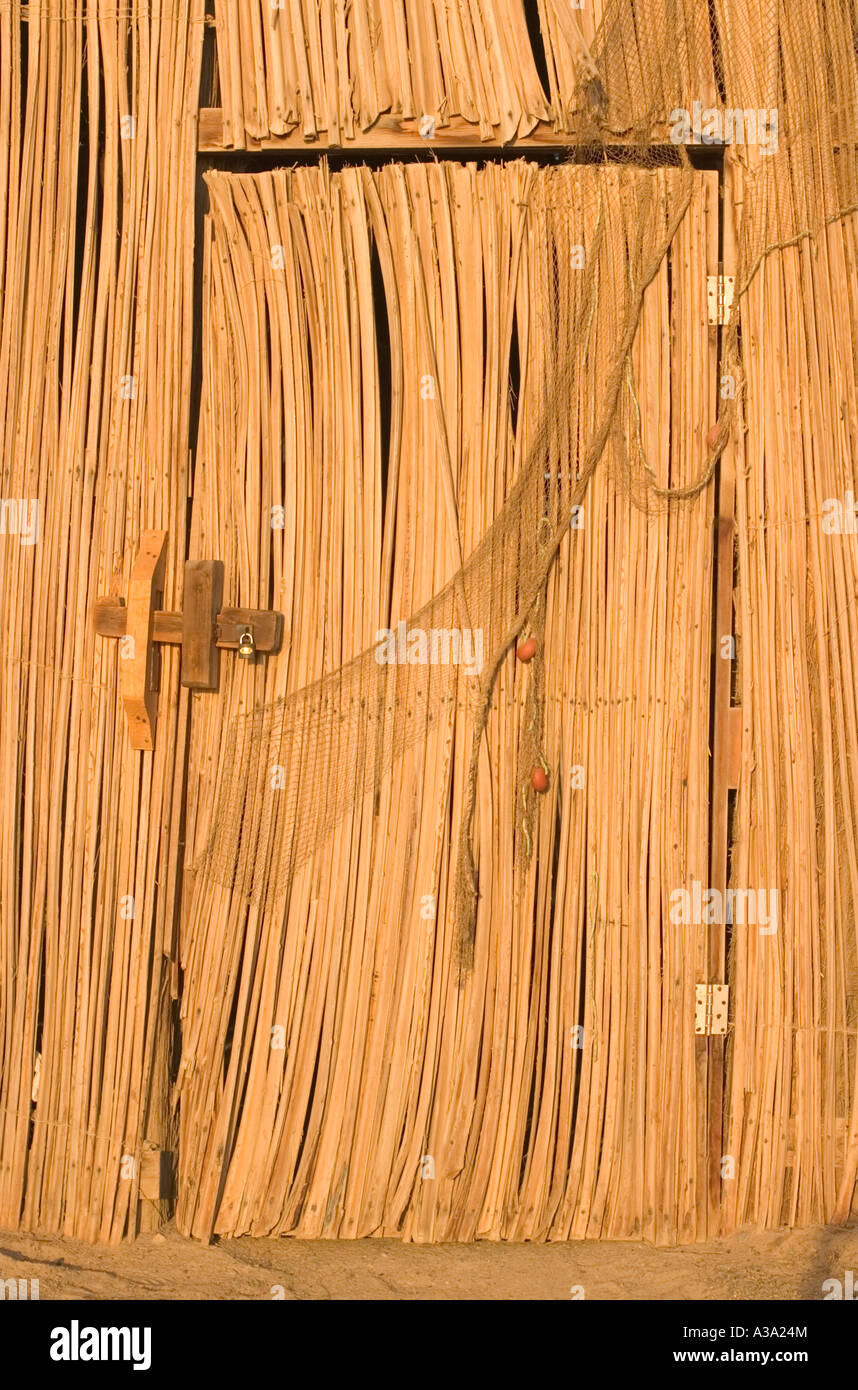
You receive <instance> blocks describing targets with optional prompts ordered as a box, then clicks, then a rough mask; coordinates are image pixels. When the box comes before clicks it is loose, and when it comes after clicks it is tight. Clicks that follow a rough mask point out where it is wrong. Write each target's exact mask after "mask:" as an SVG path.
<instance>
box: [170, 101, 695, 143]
mask: <svg viewBox="0 0 858 1390" xmlns="http://www.w3.org/2000/svg"><path fill="white" fill-rule="evenodd" d="M223 132H224V122H223V111H222V110H221V108H220V107H219V106H211V107H203V109H202V110H201V111H200V114H199V135H198V148H199V151H200V153H201V154H225V153H238V150H239V147H238V146H233V145H226V144H224V134H223ZM610 143H611V145H614V146H616V147H617V148H618V149H622V148H629V147H633V146H634V144H635V140H634V139H633V138H632V137H631V136H628V135H626V136H624V135H618V136H616V138H613V137H612V139H611V141H610ZM649 143H650V144H657V145H664V146H666V147H667V148H673V146H672V145H671V142H670V127H669V126H668V125H664V126H661V127H659V128H658V129H657V131H656V132H655V133H654V137H653V139H652V140H651V141H650V142H649ZM593 145H594V141H593V138H592V136H587V135H586V134H584V133H583V131H578V132H575V131H557V130H555V128H554V126H552V125H549V124H548V123H546V122H544V121H537V122H536V123H535V124H534V126H533V129H532V130H531V131H530V132H529V133H527V134H523V135H520V136H518V137H517V138H516V139H515V140H512V141H509V142H506V143H505V142H504V141H502V140H498V139H489V140H485V139H483V138H482V136H481V135H480V128H479V126H477V125H474V124H473V122H471V121H466V120H464V118H463V117H461V116H451V117H449V118H448V120H447V122H446V123H445V124H444V125H438V126H436V127H435V133H434V135H432V136H431V137H428V136H427V137H424V136H423V135H421V133H420V130H419V122H418V121H416V120H413V119H411V120H403V119H401V118H400V117H398V116H380V117H379V118H378V120H377V121H376V122H375V123H374V125H372V126H370V128H369V129H368V130H362V131H360V133H359V134H358V135H356V136H355V138H354V139H353V140H346V141H345V142H340V143H337V142H335V141H333V140H331V139H329V137H328V135H327V132H325V131H322V132H321V133H320V134H319V136H318V138H317V139H315V140H307V139H306V138H305V136H304V134H303V132H302V131H301V130H300V128H298V127H296V128H295V130H292V131H290V132H289V133H288V135H270V136H266V137H265V138H264V139H261V140H254V139H252V138H251V137H250V136H247V135H246V136H245V143H244V145H243V146H242V147H241V149H243V150H245V151H248V150H249V151H251V152H254V151H260V150H289V151H294V152H296V153H297V152H301V153H304V154H320V155H321V154H327V153H328V152H331V151H335V152H336V153H341V154H350V153H351V152H353V151H354V152H355V153H359V152H372V151H376V152H382V151H385V150H401V151H403V152H404V151H407V150H439V149H441V150H443V149H448V150H449V149H456V150H459V149H468V150H474V151H475V152H476V151H478V150H486V151H490V150H509V151H510V152H513V151H515V150H518V149H524V150H533V149H542V150H550V149H558V150H564V149H570V148H576V147H577V148H579V149H587V148H592V147H593Z"/></svg>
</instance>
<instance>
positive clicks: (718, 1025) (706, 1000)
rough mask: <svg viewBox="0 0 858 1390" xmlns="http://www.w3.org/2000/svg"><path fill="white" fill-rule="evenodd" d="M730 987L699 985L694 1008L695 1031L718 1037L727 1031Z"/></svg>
mask: <svg viewBox="0 0 858 1390" xmlns="http://www.w3.org/2000/svg"><path fill="white" fill-rule="evenodd" d="M729 993H730V990H729V986H728V985H698V986H697V998H696V1002H695V1006H694V1031H695V1033H702V1034H706V1035H717V1034H719V1033H726V1031H727V1001H728V997H729Z"/></svg>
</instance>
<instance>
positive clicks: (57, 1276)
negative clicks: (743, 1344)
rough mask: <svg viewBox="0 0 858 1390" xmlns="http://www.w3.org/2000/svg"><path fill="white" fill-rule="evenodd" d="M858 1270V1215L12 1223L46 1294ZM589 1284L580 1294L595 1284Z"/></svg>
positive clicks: (748, 1289) (264, 1295) (16, 1274)
mask: <svg viewBox="0 0 858 1390" xmlns="http://www.w3.org/2000/svg"><path fill="white" fill-rule="evenodd" d="M847 1270H853V1271H855V1282H856V1286H858V1229H856V1228H855V1227H851V1228H848V1229H844V1228H842V1227H837V1228H829V1229H819V1228H816V1229H814V1230H809V1231H775V1232H768V1233H765V1234H759V1233H753V1234H752V1233H743V1234H739V1235H736V1236H731V1237H730V1238H729V1239H724V1240H719V1241H712V1242H709V1243H708V1244H705V1245H696V1246H686V1247H683V1248H679V1249H656V1248H654V1247H653V1246H650V1245H644V1244H639V1243H631V1242H615V1241H577V1242H572V1243H569V1244H562V1245H560V1244H558V1245H495V1244H489V1243H486V1242H478V1243H476V1244H473V1245H434V1246H427V1245H404V1244H402V1243H400V1242H398V1241H394V1240H359V1241H298V1240H288V1239H279V1240H274V1239H272V1240H255V1239H252V1238H250V1237H246V1238H243V1239H240V1240H222V1241H219V1242H218V1243H217V1244H214V1245H210V1246H206V1245H199V1244H197V1243H195V1242H193V1241H189V1240H185V1239H184V1238H183V1237H182V1236H180V1235H178V1234H177V1232H176V1231H175V1229H174V1228H173V1227H172V1226H168V1227H165V1229H164V1232H163V1234H161V1235H156V1236H151V1235H148V1236H142V1237H141V1238H140V1239H139V1240H137V1241H135V1242H134V1243H133V1244H129V1245H125V1246H120V1247H104V1246H91V1245H84V1244H83V1243H82V1242H80V1241H73V1240H57V1239H54V1238H51V1237H46V1236H34V1235H22V1234H20V1233H11V1232H0V1279H2V1280H6V1279H11V1278H15V1279H38V1281H39V1297H40V1298H41V1299H93V1300H98V1299H105V1298H110V1299H170V1300H175V1299H215V1300H222V1299H271V1298H273V1297H281V1298H286V1299H374V1300H375V1299H384V1300H387V1299H430V1300H443V1299H457V1300H458V1299H492V1300H494V1299H503V1300H516V1299H540V1300H541V1299H550V1300H555V1299H564V1300H565V1299H569V1298H570V1297H572V1296H573V1293H572V1290H573V1288H576V1287H579V1288H581V1289H583V1297H585V1298H587V1299H607V1300H625V1299H635V1300H636V1299H648V1300H652V1299H656V1300H660V1299H683V1300H685V1299H688V1300H698V1299H720V1298H726V1299H762V1300H765V1299H799V1300H815V1301H816V1300H820V1299H822V1298H823V1297H824V1293H823V1290H822V1283H823V1281H824V1280H826V1279H829V1278H836V1279H840V1280H843V1278H844V1274H845V1272H846V1271H847ZM581 1296H582V1295H581V1294H580V1293H579V1294H578V1295H577V1297H581Z"/></svg>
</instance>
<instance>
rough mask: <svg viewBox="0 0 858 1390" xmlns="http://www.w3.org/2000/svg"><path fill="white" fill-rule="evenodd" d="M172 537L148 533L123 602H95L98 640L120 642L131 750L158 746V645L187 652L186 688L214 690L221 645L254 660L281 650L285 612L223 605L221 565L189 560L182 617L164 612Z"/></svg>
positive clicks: (184, 655) (184, 663) (184, 658)
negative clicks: (169, 543)
mask: <svg viewBox="0 0 858 1390" xmlns="http://www.w3.org/2000/svg"><path fill="white" fill-rule="evenodd" d="M166 552H167V532H166V531H144V532H143V534H142V536H141V537H140V549H139V551H138V553H137V559H136V560H135V561H134V567H133V569H132V571H131V579H130V582H129V586H128V604H127V606H126V603H125V600H124V599H122V598H99V599H96V601H95V607H94V612H93V620H94V625H95V630H96V632H97V633H98V634H99V636H100V637H119V638H121V639H122V647H121V650H120V655H121V658H122V659H121V665H120V682H119V686H120V691H121V694H122V700H123V703H124V705H125V712H126V714H127V716H128V734H129V739H130V741H131V747H132V748H141V749H146V750H150V751H151V749H153V748H154V747H155V722H156V717H157V712H158V690H159V688H160V683H161V679H160V677H161V672H160V667H161V662H160V652H159V651H158V644H159V643H161V642H169V643H171V644H173V645H174V646H180V647H181V648H182V685H186V686H189V687H190V688H191V689H192V690H217V687H218V681H219V677H220V656H219V651H218V649H219V648H224V649H227V650H231V651H237V652H238V653H239V655H240V656H243V657H253V656H255V654H256V653H257V652H276V651H277V650H278V649H279V647H280V642H281V640H282V635H283V615H282V613H275V612H272V611H270V610H265V609H258V608H221V606H220V604H221V598H222V596H223V563H222V562H221V561H220V560H189V561H188V563H187V564H186V565H185V584H184V593H183V598H182V602H183V608H182V612H181V613H167V612H164V611H162V609H161V607H160V604H161V600H162V598H163V591H164V567H165V564H166Z"/></svg>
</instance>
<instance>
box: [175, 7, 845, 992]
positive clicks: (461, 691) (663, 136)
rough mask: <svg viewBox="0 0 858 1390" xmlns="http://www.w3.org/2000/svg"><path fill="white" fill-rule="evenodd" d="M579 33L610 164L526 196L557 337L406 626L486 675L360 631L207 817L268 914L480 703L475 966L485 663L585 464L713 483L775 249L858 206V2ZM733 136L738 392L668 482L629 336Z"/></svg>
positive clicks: (647, 477) (222, 875)
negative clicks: (710, 164)
mask: <svg viewBox="0 0 858 1390" xmlns="http://www.w3.org/2000/svg"><path fill="white" fill-rule="evenodd" d="M572 23H573V24H574V20H573V21H572ZM577 33H578V37H579V39H580V66H579V82H578V98H577V103H576V108H575V111H574V112H573V113H572V117H573V120H572V124H573V126H574V129H575V141H576V144H577V146H578V147H579V151H581V150H583V152H584V156H583V157H586V159H587V160H588V161H589V162H593V163H595V164H597V165H598V166H600V167H599V174H598V177H594V178H593V180H592V182H591V186H590V187H589V188H588V191H587V192H586V193H585V194H583V195H582V196H581V197H580V198H578V199H576V201H575V204H574V205H570V204H569V203H568V202H564V201H563V200H562V198H560V197H559V196H558V190H559V189H561V188H562V187H563V185H562V184H561V183H558V182H556V181H554V182H553V181H551V180H541V181H536V182H535V183H534V185H533V190H534V191H533V194H532V196H531V198H530V201H529V204H528V207H527V217H528V219H529V223H530V226H529V235H530V236H531V238H532V241H533V244H534V245H535V246H537V247H538V254H539V255H540V256H541V257H542V273H541V284H542V286H543V293H542V295H541V300H540V303H539V306H538V307H539V312H540V313H541V314H542V316H543V328H544V331H545V335H546V341H547V342H548V344H549V352H548V360H547V366H546V370H545V377H544V397H543V408H542V414H541V418H540V420H539V421H538V423H537V425H536V427H535V429H534V431H533V433H532V435H531V442H530V445H529V448H528V452H527V456H526V458H525V460H524V462H523V464H522V466H521V468H520V470H519V473H518V475H517V478H516V481H515V483H514V485H513V487H512V489H511V491H510V494H509V496H508V497H507V499H506V502H505V504H504V506H503V508H502V510H501V511H500V513H499V514H498V516H497V518H496V520H495V522H494V523H493V524H492V525H491V527H490V528H489V529H488V530H487V532H486V533H485V535H484V536H483V538H482V540H481V541H480V543H479V544H478V545H477V547H476V549H475V550H474V551H473V552H472V553H471V554H470V555H469V556H468V557H467V558H466V559H465V561H464V563H463V565H462V566H461V568H460V569H459V570H458V572H457V573H456V574H455V575H454V577H453V578H452V579H451V581H450V582H449V583H448V584H447V585H446V586H445V587H444V588H443V589H442V590H441V592H440V593H438V594H436V595H435V597H434V598H433V599H432V600H431V601H430V602H429V603H427V604H426V605H425V606H424V607H423V608H421V609H420V610H419V611H418V612H415V613H412V614H410V615H409V616H408V617H407V618H405V619H404V621H405V624H406V629H407V630H408V631H412V630H414V629H418V630H420V631H422V632H425V633H430V632H432V631H433V630H434V631H436V632H446V633H449V632H452V631H457V630H458V631H470V632H471V633H475V632H480V633H481V634H482V644H483V662H482V668H481V670H480V672H479V674H478V676H469V675H467V674H466V672H465V670H464V668H463V666H462V665H461V664H454V663H453V662H450V661H444V660H438V661H437V662H434V663H433V662H432V661H431V660H430V661H429V662H427V663H425V664H424V663H420V664H413V665H412V664H410V663H409V662H407V661H406V662H389V663H384V664H382V663H381V662H380V661H379V653H378V648H377V647H371V648H369V649H368V650H366V651H365V652H363V653H362V654H361V655H359V656H358V657H356V658H355V659H354V660H352V661H350V662H349V663H347V664H346V665H344V666H342V667H341V668H340V669H339V670H336V671H333V672H332V673H330V674H328V675H326V676H324V677H323V678H322V679H321V680H319V681H317V682H315V683H314V684H312V685H310V686H307V687H306V688H305V689H303V690H299V691H297V692H296V693H294V694H292V695H289V696H287V697H285V698H283V699H280V700H277V701H275V702H273V703H270V704H266V705H263V706H260V707H258V708H256V709H254V710H252V711H251V712H250V713H248V714H244V715H241V716H239V717H237V718H236V719H235V720H234V721H233V723H232V725H231V727H230V730H229V736H228V744H227V750H226V756H225V758H224V759H223V761H222V763H221V765H220V768H219V772H218V778H217V787H216V798H215V814H214V816H213V819H212V826H213V829H212V832H211V835H210V838H209V841H208V844H207V845H206V848H205V850H204V852H203V855H202V857H201V859H200V861H199V862H198V864H197V865H196V869H197V872H201V873H203V874H205V875H208V876H210V877H211V878H212V879H214V880H215V881H216V882H219V883H222V884H225V885H228V886H229V887H231V888H232V889H234V890H235V891H237V892H238V893H240V894H242V895H243V896H245V897H246V898H247V899H249V900H251V901H252V902H254V903H256V904H258V905H259V906H260V907H262V908H264V907H266V906H269V905H271V904H273V903H274V902H275V901H277V900H278V899H279V898H281V897H282V896H283V895H284V894H285V893H286V892H287V891H288V887H289V884H290V881H291V878H292V876H293V874H294V873H295V871H296V869H298V868H299V866H300V865H301V864H303V863H305V862H306V861H307V860H308V859H309V858H311V857H312V855H313V854H314V852H315V851H316V850H317V849H318V848H320V847H321V846H323V845H324V844H325V843H326V841H328V840H329V838H330V837H331V835H332V833H333V832H334V831H335V829H336V826H337V825H338V823H340V822H341V820H342V819H343V817H344V816H346V815H347V814H348V812H349V811H350V810H351V809H352V808H353V807H354V806H355V805H356V804H357V803H358V801H359V800H360V799H361V798H362V797H363V796H365V795H367V794H368V793H372V792H373V791H377V790H378V788H379V787H380V785H381V784H382V781H383V779H384V778H385V777H387V776H388V775H389V773H390V770H391V768H392V766H393V765H394V764H395V762H396V759H397V758H398V757H399V756H400V755H401V754H402V752H403V750H405V749H406V748H408V747H409V746H411V745H413V744H414V743H416V742H417V741H419V740H422V739H425V738H426V735H427V733H428V731H429V730H430V729H431V728H432V727H433V725H435V724H436V723H437V721H438V720H439V719H440V718H441V717H442V716H443V715H444V713H445V711H447V710H448V708H449V706H450V705H455V704H457V703H461V702H464V703H467V704H468V706H469V707H470V708H471V709H472V710H473V712H474V715H475V717H474V720H473V736H472V745H471V749H470V763H469V768H468V772H467V793H466V796H465V800H464V807H463V811H462V815H461V818H460V824H459V826H458V828H457V831H456V833H457V845H456V855H457V868H456V903H455V906H456V912H457V921H458V928H459V930H458V939H459V943H460V956H461V964H462V966H463V968H464V969H467V968H468V967H469V964H470V962H471V959H472V954H473V930H474V921H475V905H476V900H477V895H478V893H479V872H478V866H477V864H475V860H474V854H473V847H472V834H473V819H474V808H475V801H476V786H477V773H478V762H479V755H480V745H481V740H482V738H483V734H484V730H485V725H486V721H487V719H488V714H489V710H490V706H491V698H492V690H493V686H494V682H495V678H496V675H497V672H498V670H499V667H500V665H501V663H502V661H503V659H504V657H505V655H506V654H507V652H508V651H509V649H510V647H511V645H512V644H514V643H515V642H516V640H517V638H518V637H519V634H521V633H522V631H523V630H524V629H527V631H528V632H533V631H537V632H538V630H539V624H540V621H541V617H540V615H541V613H543V612H544V605H543V604H542V603H541V595H542V592H543V590H544V586H545V583H546V579H547V577H548V574H549V571H550V568H551V566H552V563H553V561H554V560H555V558H556V556H557V553H558V550H559V547H560V545H561V542H562V541H563V539H564V537H565V536H567V535H568V534H569V528H570V522H571V521H572V520H573V518H574V516H575V514H576V512H575V509H576V508H577V507H578V506H579V505H580V504H581V503H582V502H583V500H584V498H585V495H586V490H587V486H588V483H589V480H590V478H591V477H592V475H593V472H594V470H595V469H596V468H597V467H599V465H600V462H602V461H603V460H607V458H608V455H609V456H610V459H611V467H612V469H613V472H614V474H615V481H616V482H617V483H618V484H619V485H620V486H621V487H623V488H625V489H627V490H628V491H629V492H630V493H631V496H632V497H633V499H634V500H635V502H636V503H637V504H638V505H640V506H642V507H644V508H647V509H650V508H664V507H667V506H681V505H682V504H683V502H685V501H687V500H688V499H690V498H692V497H695V496H697V495H698V494H699V493H700V491H701V490H702V489H703V488H705V487H707V486H709V485H711V483H712V480H713V478H714V476H715V471H716V468H717V462H718V458H719V457H720V454H721V453H722V451H723V449H724V447H725V445H726V443H727V440H728V439H729V438H730V433H731V430H732V429H733V427H734V422H735V419H736V410H737V398H738V396H739V394H740V392H741V383H742V344H741V339H740V311H741V301H742V296H743V294H744V293H745V291H746V290H747V288H748V285H749V284H750V282H751V280H752V279H753V276H754V275H755V274H756V272H757V270H758V269H759V267H760V265H761V263H762V261H763V259H764V258H765V256H766V255H767V254H769V253H770V252H772V251H773V250H775V249H777V248H779V247H784V246H787V245H794V244H797V243H798V242H800V241H802V240H803V239H805V238H814V237H815V236H816V234H817V233H818V232H820V231H821V230H822V228H823V227H824V226H825V225H826V223H828V222H830V221H832V220H834V219H835V218H837V217H841V216H843V215H845V214H846V213H847V212H849V211H853V210H855V208H856V206H858V178H856V139H858V75H857V70H856V51H858V11H856V5H855V3H854V0H848V2H847V0H843V3H830V0H825V3H823V0H801V3H799V4H796V3H794V2H790V3H776V0H765V3H757V4H754V3H749V4H748V5H747V6H745V7H740V6H736V5H734V4H731V5H729V6H722V5H721V4H719V3H717V0H715V3H713V4H712V5H711V6H707V5H705V4H702V5H701V4H688V5H686V4H684V3H679V4H673V3H667V4H663V3H662V4H657V3H653V0H639V2H638V3H633V0H615V3H611V4H610V5H609V7H608V9H607V10H606V12H605V15H604V18H603V21H602V24H601V26H600V29H599V31H598V34H597V36H596V39H595V41H594V43H593V44H592V45H589V46H588V45H587V44H586V43H585V42H584V40H583V35H581V34H580V31H577ZM683 122H684V123H685V124H684V126H683ZM725 135H726V136H727V137H728V139H729V140H730V141H731V142H732V143H731V144H730V148H729V154H728V157H729V158H730V159H731V160H734V161H735V162H736V163H737V164H738V165H739V166H741V179H742V201H741V207H740V210H739V225H738V240H739V244H738V247H737V264H736V281H735V298H734V304H733V308H732V312H731V315H730V319H729V322H728V325H727V328H726V330H725V333H724V339H723V343H722V364H723V365H722V372H729V373H731V374H732V375H733V377H734V380H735V382H736V383H737V389H736V391H735V393H734V394H733V395H731V396H728V397H727V398H726V399H724V400H722V401H721V403H720V412H719V418H718V427H717V429H716V430H714V431H712V432H710V434H709V435H708V436H707V446H706V451H705V453H703V454H702V456H701V458H700V467H699V474H698V476H697V478H696V479H695V480H694V482H693V483H691V484H690V485H689V484H686V485H684V486H683V487H682V488H681V489H671V487H670V486H667V487H665V486H658V485H657V484H656V482H655V479H654V477H653V476H652V475H651V473H650V471H649V467H648V464H647V461H646V458H645V457H644V455H643V453H642V450H633V451H632V452H633V454H634V456H633V457H632V456H630V455H629V452H628V450H627V448H626V446H625V444H624V442H623V441H624V440H625V439H626V437H631V438H633V439H634V437H635V429H634V421H635V418H636V414H637V412H638V411H639V408H640V407H639V404H638V400H637V395H636V391H635V386H634V381H633V376H632V371H631V357H630V349H631V347H632V343H633V341H634V337H635V332H636V329H637V325H638V321H639V318H640V313H641V307H642V302H643V297H644V294H645V292H646V288H647V286H648V285H649V284H650V282H651V281H652V280H653V278H654V277H655V275H656V273H657V272H658V270H659V267H660V266H661V264H662V262H663V260H664V257H665V256H666V254H667V251H668V249H669V247H670V246H671V243H672V241H673V238H674V236H675V234H676V232H677V229H678V227H679V225H680V224H681V222H682V219H683V217H684V215H685V212H686V210H687V208H688V206H689V204H690V201H691V197H692V190H693V180H694V168H693V165H692V162H691V160H690V157H689V149H690V148H694V149H695V150H700V149H705V148H706V146H707V144H710V145H712V146H715V145H717V144H718V141H719V138H723V137H724V136H725ZM579 157H581V156H580V155H579ZM566 186H567V187H568V185H566ZM581 186H582V185H579V187H581ZM582 248H583V258H582V255H581V249H582ZM582 380H585V381H586V382H587V383H588V384H589V386H590V388H591V389H590V391H589V392H582V391H581V389H580V386H581V383H582ZM584 399H586V400H587V401H588V405H587V407H586V409H585V408H584V407H583V406H582V405H581V402H582V400H584ZM629 419H631V421H632V429H631V431H630V434H629V435H628V436H627V432H626V425H627V422H628V420H629ZM609 444H610V445H611V448H610V449H609V450H608V451H607V453H606V446H608V445H609ZM573 544H574V537H573ZM530 691H531V693H530V695H529V700H530V701H531V702H532V706H533V708H532V717H531V718H530V719H529V720H528V721H527V729H528V734H527V737H528V738H529V739H530V740H531V742H532V750H531V752H532V758H529V757H528V756H524V757H522V759H521V766H522V768H523V769H525V772H524V774H523V777H524V780H523V784H522V787H521V789H520V792H521V796H520V804H521V805H522V807H523V808H524V810H523V817H524V826H523V828H524V830H525V831H527V826H528V821H529V818H530V817H532V815H533V801H534V792H533V787H532V785H531V781H530V775H529V768H530V766H531V763H532V762H538V761H539V760H540V758H541V750H540V729H541V714H540V710H539V692H540V679H539V658H537V662H536V669H535V672H534V680H533V681H532V682H531V683H530ZM524 839H525V842H527V843H529V836H528V835H525V837H524Z"/></svg>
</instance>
